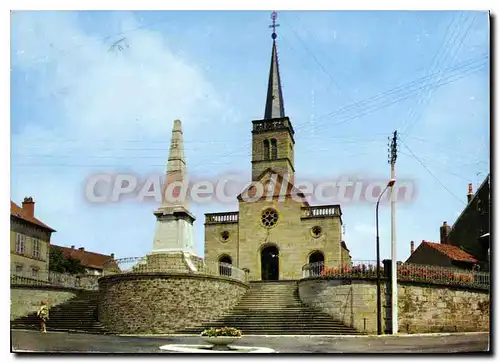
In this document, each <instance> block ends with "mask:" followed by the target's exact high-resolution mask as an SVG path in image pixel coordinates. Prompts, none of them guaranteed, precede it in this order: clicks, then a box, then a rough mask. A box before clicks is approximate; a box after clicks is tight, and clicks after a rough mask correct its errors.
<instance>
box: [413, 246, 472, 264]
mask: <svg viewBox="0 0 500 363" xmlns="http://www.w3.org/2000/svg"><path fill="white" fill-rule="evenodd" d="M422 244H425V245H427V246H429V247H431V248H433V249H435V250H436V251H438V252H440V253H442V254H443V255H445V256H446V257H448V258H449V259H450V260H453V261H460V262H472V263H475V262H477V259H476V258H474V257H473V256H472V255H470V254H469V253H467V252H465V251H464V250H461V249H460V248H458V247H456V246H453V245H446V244H442V243H434V242H427V241H423V242H422Z"/></svg>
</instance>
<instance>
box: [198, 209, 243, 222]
mask: <svg viewBox="0 0 500 363" xmlns="http://www.w3.org/2000/svg"><path fill="white" fill-rule="evenodd" d="M238 215H239V213H238V212H225V213H209V214H205V224H218V223H238Z"/></svg>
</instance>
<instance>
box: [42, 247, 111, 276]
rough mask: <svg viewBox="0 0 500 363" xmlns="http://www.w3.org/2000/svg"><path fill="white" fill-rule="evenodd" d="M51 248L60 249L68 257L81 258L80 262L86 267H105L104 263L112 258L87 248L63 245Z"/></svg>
mask: <svg viewBox="0 0 500 363" xmlns="http://www.w3.org/2000/svg"><path fill="white" fill-rule="evenodd" d="M50 247H51V248H57V249H60V250H61V251H62V253H63V256H64V257H66V258H68V257H71V258H73V259H76V260H79V261H80V264H81V265H82V266H84V267H88V268H95V269H101V270H102V269H103V267H104V264H105V263H106V262H107V261H109V260H110V259H112V257H111V256H109V255H102V254H100V253H95V252H89V251H85V250H83V251H82V250H79V249H76V248H71V247H62V246H56V245H51V246H50Z"/></svg>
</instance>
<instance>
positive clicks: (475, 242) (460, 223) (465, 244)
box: [440, 174, 491, 271]
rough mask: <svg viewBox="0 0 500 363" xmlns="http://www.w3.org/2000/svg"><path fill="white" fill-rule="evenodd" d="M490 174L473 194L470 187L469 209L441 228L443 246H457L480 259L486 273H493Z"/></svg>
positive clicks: (466, 208) (470, 185) (468, 196)
mask: <svg viewBox="0 0 500 363" xmlns="http://www.w3.org/2000/svg"><path fill="white" fill-rule="evenodd" d="M490 208H491V198H490V175H489V174H488V176H487V177H486V179H485V180H484V181H483V183H482V184H481V185H480V186H479V188H478V189H477V192H476V193H475V194H473V191H472V184H469V193H468V194H467V206H466V207H465V209H464V210H463V211H462V213H461V214H460V215H459V217H458V218H457V220H456V221H455V223H454V224H453V226H451V227H450V226H448V225H447V223H446V222H444V223H443V225H442V226H441V228H440V242H441V244H446V245H452V246H456V247H458V248H460V249H462V250H464V251H466V252H468V253H469V254H471V255H472V256H474V257H475V258H476V259H477V260H478V264H479V265H480V267H481V270H483V271H489V254H490V252H489V250H490Z"/></svg>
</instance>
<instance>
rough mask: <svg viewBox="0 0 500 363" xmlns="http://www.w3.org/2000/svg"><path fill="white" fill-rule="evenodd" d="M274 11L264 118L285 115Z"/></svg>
mask: <svg viewBox="0 0 500 363" xmlns="http://www.w3.org/2000/svg"><path fill="white" fill-rule="evenodd" d="M276 17H277V14H276V12H273V13H272V15H271V19H272V20H273V24H272V25H270V26H269V27H270V28H271V27H272V28H273V33H272V35H271V37H272V38H273V49H272V53H271V67H270V69H269V82H268V85H267V98H266V110H265V112H264V120H269V119H272V118H282V117H285V106H284V103H283V92H282V90H281V79H280V71H279V65H278V52H277V50H276V38H277V35H276V27H278V26H279V24H276Z"/></svg>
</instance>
